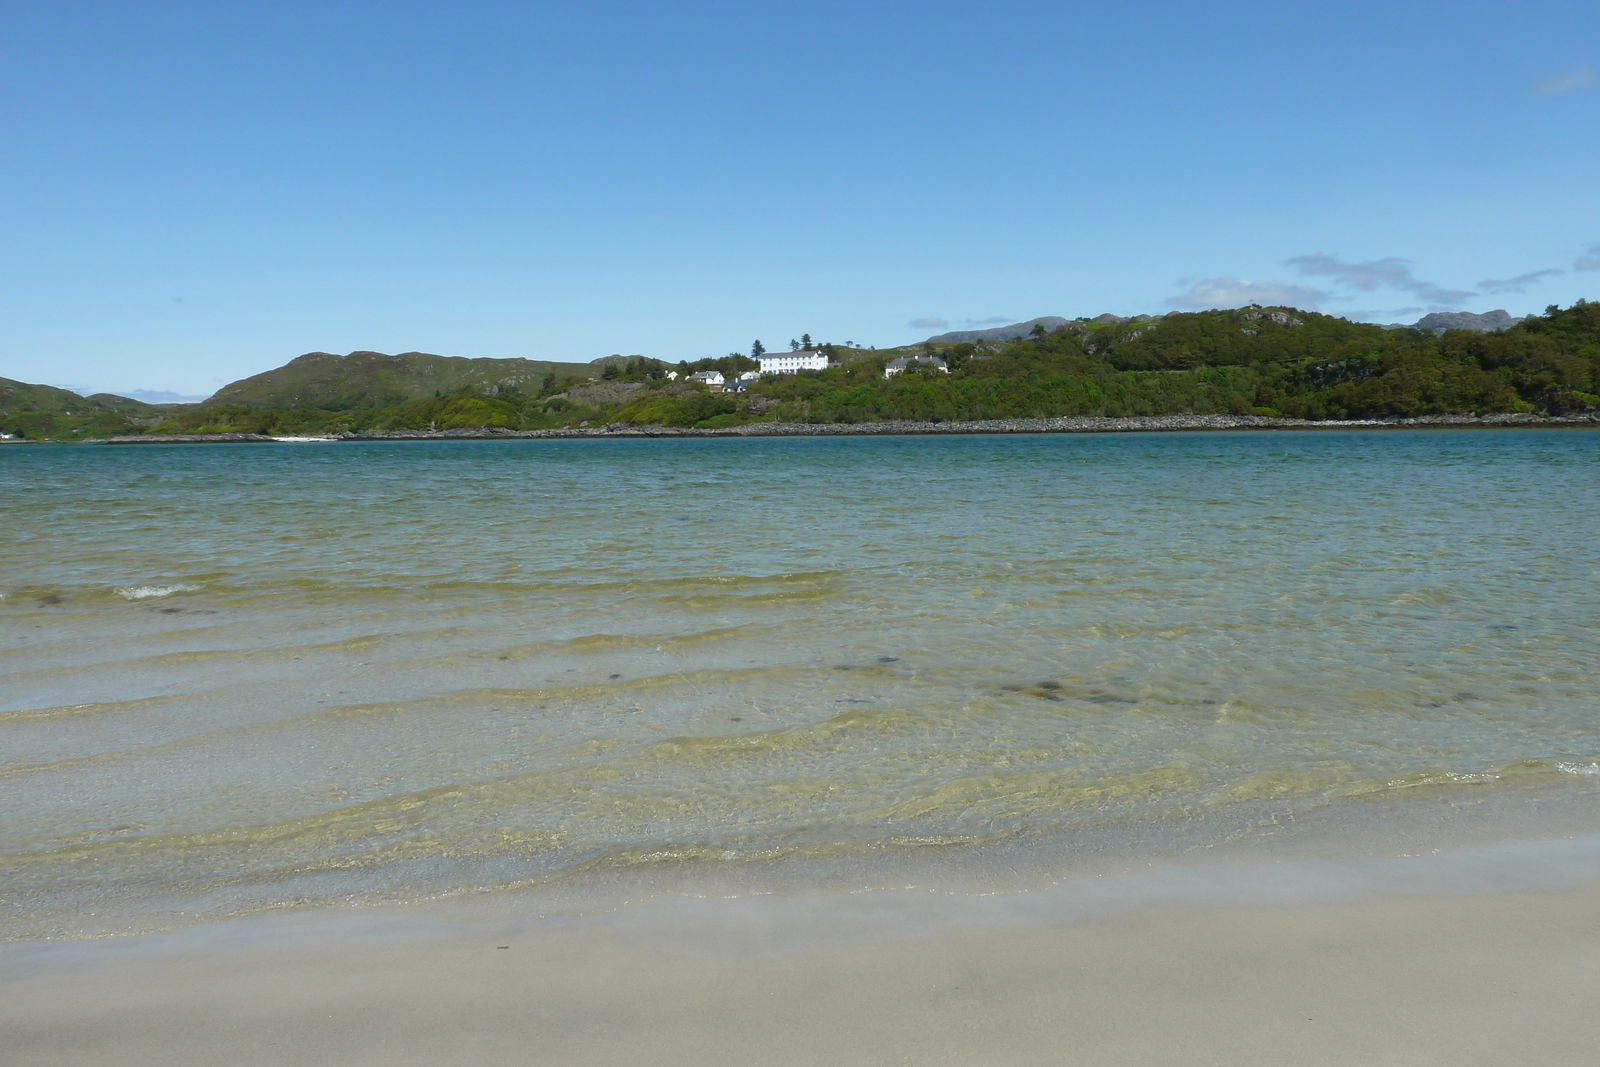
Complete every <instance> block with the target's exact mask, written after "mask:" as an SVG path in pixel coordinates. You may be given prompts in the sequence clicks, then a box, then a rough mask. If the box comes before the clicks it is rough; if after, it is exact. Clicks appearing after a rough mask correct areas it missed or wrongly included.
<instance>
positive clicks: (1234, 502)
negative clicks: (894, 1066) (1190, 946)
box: [0, 430, 1600, 940]
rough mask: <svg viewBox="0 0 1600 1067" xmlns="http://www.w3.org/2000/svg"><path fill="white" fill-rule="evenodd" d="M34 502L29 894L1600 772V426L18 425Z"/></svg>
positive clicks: (956, 856)
mask: <svg viewBox="0 0 1600 1067" xmlns="http://www.w3.org/2000/svg"><path fill="white" fill-rule="evenodd" d="M0 507H3V515H0V593H3V594H4V596H3V599H0V938H6V939H12V940H16V939H31V938H41V937H83V936H98V935H102V934H107V933H119V932H129V931H136V930H149V929H163V928H171V927H175V926H183V925H190V924H194V923H199V922H206V921H211V920H216V919H221V918H226V917H229V916H234V915H240V914H245V913H251V912H259V911H263V910H266V909H275V908H285V907H311V906H322V905H329V904H337V905H360V904H376V903H390V902H409V901H420V900H436V899H440V898H451V897H459V896H463V895H472V894H481V893H489V894H495V893H504V892H506V891H524V892H526V891H557V890H560V889H562V888H563V887H564V888H566V889H567V890H569V891H571V892H573V893H576V894H578V895H580V896H581V895H582V894H583V893H584V892H585V891H586V890H585V888H584V887H586V886H595V885H599V884H602V883H604V882H605V881H606V880H607V879H619V878H620V879H623V880H627V879H629V878H632V879H634V881H632V882H629V883H628V884H629V885H632V886H635V887H636V886H638V885H639V884H641V883H640V882H639V881H638V878H639V877H641V876H642V873H643V875H649V874H650V872H668V871H670V872H672V877H673V878H675V879H677V881H675V882H673V884H674V885H675V886H678V887H680V888H681V887H682V886H684V885H715V886H718V887H721V888H722V889H726V890H728V891H740V890H741V889H752V888H759V889H760V890H761V891H763V892H771V891H780V892H781V891H782V890H783V889H784V888H785V887H789V886H798V885H802V884H806V885H824V884H833V885H835V887H842V888H872V887H875V886H881V885H904V884H906V880H905V875H904V872H905V871H906V870H908V869H914V868H915V867H916V864H918V863H920V862H923V861H924V860H925V859H926V858H927V857H930V856H937V857H939V858H940V862H941V863H942V864H943V867H942V868H941V870H943V871H944V873H945V876H948V875H949V872H950V871H951V870H962V869H971V870H985V871H987V872H988V874H989V875H992V874H993V873H994V868H995V865H996V861H995V859H994V857H1003V862H1001V863H1000V866H1002V867H1004V868H1006V869H1008V870H1009V869H1015V868H1019V867H1020V866H1022V863H1021V860H1022V858H1023V857H1027V858H1028V861H1029V862H1030V863H1032V864H1034V866H1033V868H1031V869H1032V870H1034V871H1038V870H1048V871H1050V872H1053V875H1055V876H1063V877H1065V876H1070V875H1071V873H1072V872H1073V870H1074V869H1076V868H1075V864H1080V863H1082V862H1086V859H1085V857H1087V856H1089V855H1091V854H1095V853H1100V852H1103V851H1104V850H1105V849H1107V848H1108V847H1112V846H1114V845H1115V844H1116V843H1118V842H1122V843H1129V842H1135V843H1138V845H1137V847H1153V846H1152V843H1153V842H1163V843H1165V844H1164V845H1163V846H1162V847H1166V848H1169V849H1170V848H1177V849H1180V850H1181V848H1183V847H1185V846H1186V843H1194V842H1206V843H1214V842H1216V841H1220V840H1224V839H1229V838H1233V837H1237V836H1239V835H1241V834H1248V833H1250V832H1252V831H1253V830H1259V829H1260V828H1262V827H1269V826H1276V825H1281V824H1282V823H1283V822H1284V821H1285V820H1293V819H1301V820H1304V819H1307V818H1311V817H1314V816H1315V815H1316V814H1317V813H1328V812H1339V811H1355V810H1361V811H1375V810H1380V809H1381V810H1382V811H1383V812H1385V813H1386V817H1388V818H1391V819H1393V818H1395V817H1396V813H1400V816H1402V817H1403V814H1404V813H1405V812H1407V811H1418V812H1421V811H1423V810H1424V809H1427V808H1428V806H1429V805H1430V804H1434V805H1436V804H1437V802H1438V801H1439V799H1440V797H1445V798H1446V799H1447V800H1449V801H1450V802H1451V803H1453V804H1456V803H1466V802H1474V803H1475V802H1477V800H1478V799H1479V798H1483V797H1512V798H1515V797H1518V796H1535V795H1536V796H1538V797H1540V798H1548V797H1551V796H1559V797H1565V798H1567V799H1569V800H1571V799H1572V798H1577V799H1578V800H1579V801H1582V802H1586V800H1585V798H1593V797H1594V796H1595V793H1596V789H1597V787H1600V732H1597V726H1600V686H1597V685H1596V681H1597V674H1600V432H1595V431H1587V430H1566V431H1552V430H1495V431H1427V432H1417V431H1410V432H1401V431H1361V432H1355V431H1351V432H1344V431H1341V432H1306V433H1289V432H1272V433H1173V434H1125V435H1124V434H1119V435H1049V436H974V437H860V438H787V439H761V438H750V439H691V440H648V439H646V440H640V439H627V440H603V439H602V440H571V441H555V440H549V441H481V442H480V441H463V442H373V443H359V444H356V443H327V444H308V445H305V446H303V447H287V446H283V445H173V446H164V445H150V446H140V447H129V448H119V447H93V446H74V445H61V446H51V445H40V446H13V447H9V448H4V449H0ZM1430 810H1431V809H1430ZM1592 810H1600V806H1597V807H1595V808H1593V809H1592ZM1430 817H1431V816H1430ZM1596 825H1600V823H1596ZM1129 847H1135V846H1133V845H1130V846H1129ZM921 869H922V870H924V871H926V870H927V869H928V868H926V867H923V868H921ZM819 872H820V873H819ZM651 876H653V875H651ZM830 878H831V879H834V882H833V883H828V880H829V879H830ZM808 879H809V881H808ZM985 884H987V885H990V886H991V887H992V885H993V884H994V883H993V882H992V881H991V882H988V883H985Z"/></svg>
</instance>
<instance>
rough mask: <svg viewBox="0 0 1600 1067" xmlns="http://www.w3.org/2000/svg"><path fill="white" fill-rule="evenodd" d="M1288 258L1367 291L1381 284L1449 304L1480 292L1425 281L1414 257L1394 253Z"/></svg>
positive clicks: (1301, 269) (1305, 270)
mask: <svg viewBox="0 0 1600 1067" xmlns="http://www.w3.org/2000/svg"><path fill="white" fill-rule="evenodd" d="M1285 262H1286V263H1287V264H1288V265H1289V266H1291V267H1294V268H1295V269H1297V270H1298V271H1299V272H1300V273H1301V274H1307V275H1312V276H1317V277H1326V278H1332V279H1333V280H1334V281H1335V282H1338V283H1339V284H1340V285H1347V286H1349V287H1350V288H1352V289H1359V290H1360V291H1361V292H1364V293H1370V292H1372V291H1373V290H1375V289H1379V288H1388V289H1399V290H1401V291H1402V292H1407V293H1415V294H1416V295H1417V297H1418V298H1420V299H1421V300H1424V301H1426V302H1427V303H1430V304H1439V305H1443V306H1446V307H1448V306H1449V305H1453V304H1459V303H1461V301H1463V300H1465V299H1467V298H1468V297H1472V296H1477V295H1478V294H1477V293H1475V292H1472V291H1470V290H1466V289H1444V288H1441V287H1439V286H1437V285H1435V284H1433V283H1432V282H1425V281H1423V280H1422V279H1421V278H1418V277H1416V276H1414V275H1413V274H1412V273H1411V267H1410V266H1409V264H1410V262H1411V261H1410V260H1407V259H1399V258H1397V257H1394V256H1389V257H1386V258H1384V259H1369V260H1367V261H1366V262H1364V263H1345V262H1344V261H1342V260H1341V259H1340V258H1339V257H1338V256H1330V255H1327V254H1325V253H1322V252H1318V253H1316V254H1314V255H1309V256H1294V257H1293V258H1291V259H1288V260H1285Z"/></svg>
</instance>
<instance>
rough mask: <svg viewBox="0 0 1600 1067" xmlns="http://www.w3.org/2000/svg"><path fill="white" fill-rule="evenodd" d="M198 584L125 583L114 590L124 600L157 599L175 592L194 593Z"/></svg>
mask: <svg viewBox="0 0 1600 1067" xmlns="http://www.w3.org/2000/svg"><path fill="white" fill-rule="evenodd" d="M199 588H200V586H198V585H187V584H179V585H125V586H119V587H117V588H115V589H113V590H112V592H113V593H116V594H117V595H118V596H119V597H121V598H122V599H124V600H156V599H159V598H161V597H169V596H172V595H173V594H174V593H193V592H195V591H196V590H198V589H199Z"/></svg>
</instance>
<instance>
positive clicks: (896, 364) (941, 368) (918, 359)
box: [883, 356, 950, 378]
mask: <svg viewBox="0 0 1600 1067" xmlns="http://www.w3.org/2000/svg"><path fill="white" fill-rule="evenodd" d="M913 363H931V364H933V369H934V370H936V371H938V372H939V373H940V374H949V373H950V367H949V366H948V365H947V364H946V363H945V361H944V360H942V359H940V358H939V357H938V356H901V357H900V358H899V359H896V360H891V361H890V362H889V365H888V366H887V367H885V368H883V376H884V377H885V378H893V377H894V376H895V375H896V374H899V373H900V372H901V371H903V370H905V369H906V368H907V367H909V366H911V364H913Z"/></svg>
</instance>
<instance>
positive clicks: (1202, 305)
mask: <svg viewBox="0 0 1600 1067" xmlns="http://www.w3.org/2000/svg"><path fill="white" fill-rule="evenodd" d="M1327 299H1328V294H1327V293H1325V292H1323V291H1322V290H1321V289H1312V288H1310V287H1309V286H1305V285H1290V284H1288V283H1287V282H1253V281H1251V280H1250V279H1249V278H1235V277H1232V276H1230V275H1223V276H1222V277H1220V278H1202V279H1201V280H1200V281H1197V282H1195V283H1194V284H1193V285H1191V286H1190V287H1189V291H1188V292H1186V293H1179V294H1178V295H1177V296H1169V297H1167V304H1168V305H1170V306H1172V307H1177V308H1195V309H1198V310H1204V309H1206V308H1236V307H1245V306H1247V305H1249V304H1266V305H1277V306H1282V307H1295V308H1300V309H1302V310H1305V311H1315V310H1317V308H1319V307H1320V306H1321V305H1322V302H1323V301H1324V300H1327Z"/></svg>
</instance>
